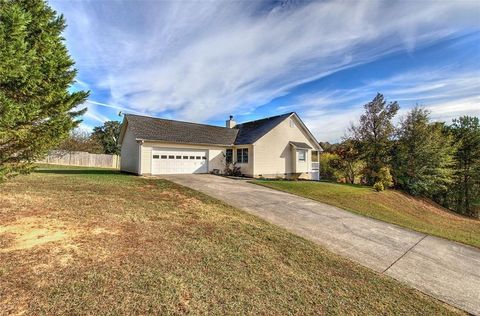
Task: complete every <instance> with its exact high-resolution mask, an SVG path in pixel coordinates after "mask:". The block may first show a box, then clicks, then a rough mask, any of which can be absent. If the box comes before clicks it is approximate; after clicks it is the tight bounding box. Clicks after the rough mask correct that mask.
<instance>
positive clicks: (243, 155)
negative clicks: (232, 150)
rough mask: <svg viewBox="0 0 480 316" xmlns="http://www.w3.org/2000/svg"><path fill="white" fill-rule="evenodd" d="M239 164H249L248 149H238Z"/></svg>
mask: <svg viewBox="0 0 480 316" xmlns="http://www.w3.org/2000/svg"><path fill="white" fill-rule="evenodd" d="M237 162H238V163H248V148H239V149H237Z"/></svg>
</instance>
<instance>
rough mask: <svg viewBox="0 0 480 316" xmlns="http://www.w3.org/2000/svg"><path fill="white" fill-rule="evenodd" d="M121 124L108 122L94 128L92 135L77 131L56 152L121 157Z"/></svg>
mask: <svg viewBox="0 0 480 316" xmlns="http://www.w3.org/2000/svg"><path fill="white" fill-rule="evenodd" d="M120 129H121V124H120V122H118V121H107V122H105V123H103V125H101V126H96V127H94V128H93V131H92V132H91V133H89V132H87V131H85V130H81V129H76V130H73V131H72V132H71V133H70V135H69V136H68V137H67V138H66V139H65V140H64V141H63V142H61V143H60V144H59V145H58V146H57V147H55V149H56V150H60V151H68V152H71V151H86V152H89V153H92V154H109V155H120V145H119V143H118V139H119V137H120Z"/></svg>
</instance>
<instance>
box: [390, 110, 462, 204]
mask: <svg viewBox="0 0 480 316" xmlns="http://www.w3.org/2000/svg"><path fill="white" fill-rule="evenodd" d="M429 114H430V113H429V111H428V110H426V109H423V108H421V107H418V106H416V107H415V108H413V109H412V110H411V111H409V112H408V114H407V115H406V117H405V118H404V119H403V120H402V121H401V122H400V126H399V128H398V130H397V141H396V145H395V148H394V155H393V174H394V177H395V182H396V184H397V186H398V187H400V188H401V189H403V190H405V191H406V192H408V193H410V194H412V195H422V196H426V197H430V198H434V197H435V196H437V195H438V194H442V192H445V191H446V190H447V188H448V185H449V183H450V182H451V177H452V169H451V164H452V155H453V147H452V140H451V137H449V135H447V134H445V133H444V126H443V123H430V119H429Z"/></svg>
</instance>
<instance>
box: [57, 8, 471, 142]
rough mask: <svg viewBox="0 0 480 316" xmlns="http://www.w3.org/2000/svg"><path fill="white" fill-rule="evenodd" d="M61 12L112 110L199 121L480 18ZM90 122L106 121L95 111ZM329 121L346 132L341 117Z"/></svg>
mask: <svg viewBox="0 0 480 316" xmlns="http://www.w3.org/2000/svg"><path fill="white" fill-rule="evenodd" d="M53 4H54V6H55V7H56V8H57V9H58V10H59V11H61V12H62V13H64V14H65V15H66V18H67V21H68V24H69V28H68V29H67V32H66V37H67V40H68V41H67V43H68V46H69V49H70V51H71V53H72V54H73V56H74V57H75V59H76V61H77V67H78V68H79V70H80V76H81V77H82V79H83V80H84V81H88V85H89V86H90V87H92V89H98V88H100V89H105V90H107V91H109V93H110V96H111V97H110V100H108V102H107V103H108V104H115V106H116V107H120V108H126V109H129V110H131V111H138V112H142V113H143V112H149V113H161V112H163V111H168V112H171V111H173V112H175V117H176V118H178V119H188V120H194V121H202V120H206V119H210V118H218V117H219V116H222V115H227V114H230V113H241V112H248V111H252V110H254V109H255V108H256V107H258V106H260V105H262V104H264V103H266V102H268V101H270V100H272V99H274V98H276V97H279V96H281V95H285V94H288V93H289V91H290V90H291V89H292V88H293V87H295V86H297V85H299V84H300V83H303V82H308V81H311V80H313V79H316V78H319V77H322V76H325V75H327V74H330V73H333V72H336V71H338V70H341V69H344V68H347V67H351V66H353V65H356V64H360V63H364V62H368V61H371V60H375V59H377V58H379V57H381V56H383V55H385V54H388V53H391V52H396V51H400V50H408V51H412V50H413V49H414V48H415V47H416V46H417V45H425V44H428V43H431V42H433V41H435V40H438V39H440V38H445V37H448V36H451V35H453V34H456V32H459V31H461V30H462V29H463V28H464V27H468V26H472V25H473V26H474V25H476V24H475V23H476V19H477V18H478V17H477V16H476V10H478V4H477V3H475V2H474V1H435V2H430V1H418V2H414V1H402V2H393V1H322V2H308V3H304V4H299V5H294V4H293V5H292V4H290V5H284V6H282V5H278V6H276V7H274V6H270V7H269V6H268V5H267V3H266V2H263V1H258V2H255V1H228V2H225V1H224V2H215V1H188V2H185V1H172V2H165V1H148V2H147V1H145V2H136V1H135V2H121V1H118V2H113V1H105V2H103V1H98V2H65V1H58V2H53ZM431 88H432V87H430V88H428V87H425V88H424V89H431ZM409 89H415V88H413V87H410V88H409ZM433 89H435V87H433ZM336 97H337V96H336V95H335V94H331V98H336ZM347 97H348V96H347ZM328 102H329V99H328V98H325V97H324V100H323V104H325V106H327V105H328ZM92 108H93V107H92ZM325 111H326V112H325V113H330V114H332V111H334V109H330V108H328V109H326V110H325ZM338 113H340V112H338ZM87 115H89V116H90V117H92V118H94V119H97V120H103V119H104V117H101V116H100V115H99V113H95V112H94V111H93V112H92V113H90V114H87ZM332 115H333V114H332ZM339 115H340V114H339ZM311 117H314V116H313V114H312V116H311ZM324 118H325V117H324ZM329 122H331V124H332V125H335V128H336V129H339V128H340V127H339V126H340V125H341V124H340V120H338V121H337V120H336V118H335V117H332V118H330V119H329ZM332 135H333V134H332Z"/></svg>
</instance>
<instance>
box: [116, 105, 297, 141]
mask: <svg viewBox="0 0 480 316" xmlns="http://www.w3.org/2000/svg"><path fill="white" fill-rule="evenodd" d="M292 113H293V112H292ZM292 113H286V114H282V115H277V116H272V117H267V118H264V119H261V120H256V121H251V122H246V123H243V124H238V125H237V126H235V128H227V127H220V126H213V125H206V124H197V123H190V122H182V121H174V120H166V119H161V118H155V117H148V116H141V115H135V114H126V115H125V118H126V120H127V122H128V126H129V127H130V129H131V131H132V133H133V136H134V137H135V138H138V139H144V140H157V141H165V142H172V143H184V144H211V145H233V144H235V145H245V144H252V143H254V142H255V141H257V140H258V139H259V138H260V137H262V136H263V135H265V134H266V133H268V132H269V131H270V130H271V129H272V128H274V127H275V126H277V125H278V124H280V122H282V121H283V120H284V119H286V118H287V117H288V116H290V115H291V114H292Z"/></svg>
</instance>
